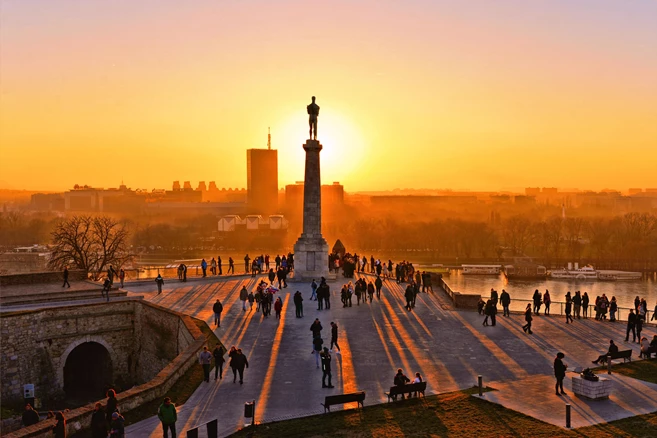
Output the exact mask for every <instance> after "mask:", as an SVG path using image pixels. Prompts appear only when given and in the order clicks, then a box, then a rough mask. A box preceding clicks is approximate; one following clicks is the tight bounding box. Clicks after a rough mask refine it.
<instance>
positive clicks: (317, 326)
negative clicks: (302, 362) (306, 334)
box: [310, 318, 323, 338]
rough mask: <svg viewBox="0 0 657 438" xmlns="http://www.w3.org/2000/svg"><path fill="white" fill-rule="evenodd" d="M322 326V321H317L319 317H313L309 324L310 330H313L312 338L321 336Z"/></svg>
mask: <svg viewBox="0 0 657 438" xmlns="http://www.w3.org/2000/svg"><path fill="white" fill-rule="evenodd" d="M322 328H323V327H322V323H321V322H319V318H315V320H314V321H313V323H312V324H311V325H310V331H311V332H313V338H320V337H321V336H322Z"/></svg>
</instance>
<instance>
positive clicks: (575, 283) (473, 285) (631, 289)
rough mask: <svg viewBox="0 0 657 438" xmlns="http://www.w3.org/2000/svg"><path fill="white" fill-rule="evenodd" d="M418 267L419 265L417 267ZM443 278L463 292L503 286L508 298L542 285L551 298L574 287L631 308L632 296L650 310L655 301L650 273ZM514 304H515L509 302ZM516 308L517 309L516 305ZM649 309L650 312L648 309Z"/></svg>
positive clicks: (528, 295) (455, 274)
mask: <svg viewBox="0 0 657 438" xmlns="http://www.w3.org/2000/svg"><path fill="white" fill-rule="evenodd" d="M420 269H422V268H420ZM443 280H445V282H446V283H447V284H448V285H449V287H451V288H452V290H454V291H457V292H461V293H464V294H481V295H482V296H485V297H488V296H490V289H491V288H493V289H495V290H496V291H497V292H498V294H500V293H501V292H502V289H504V290H506V291H507V292H508V293H509V294H510V295H511V299H512V300H513V299H514V298H516V299H522V300H531V299H532V295H534V291H535V290H536V289H538V290H539V291H540V292H541V295H542V294H543V293H545V289H548V290H549V291H550V297H551V298H552V301H553V302H557V301H561V302H564V301H565V300H566V299H565V295H566V292H568V291H570V293H571V295H574V294H575V291H576V290H579V291H581V293H582V294H584V292H588V294H589V298H590V300H591V304H593V303H594V300H595V297H596V296H598V295H600V296H601V295H602V294H606V295H607V298H609V299H610V300H611V297H612V296H615V297H616V301H617V302H618V306H619V307H626V308H634V298H635V297H636V296H637V295H638V296H639V298H645V299H646V301H647V302H648V310H650V311H652V310H653V309H654V308H655V303H656V302H657V278H655V277H654V276H652V277H649V278H647V279H645V278H644V279H643V280H638V281H582V280H550V279H546V280H510V281H509V280H507V278H506V277H505V276H504V275H503V274H500V275H499V276H495V275H463V274H462V271H460V270H452V272H451V274H450V275H445V276H443ZM513 307H515V306H513ZM516 310H519V309H516ZM651 313H652V312H651Z"/></svg>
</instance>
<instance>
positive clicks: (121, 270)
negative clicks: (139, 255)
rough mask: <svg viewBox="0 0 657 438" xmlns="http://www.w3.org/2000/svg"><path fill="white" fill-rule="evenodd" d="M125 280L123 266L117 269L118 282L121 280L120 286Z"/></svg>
mask: <svg viewBox="0 0 657 438" xmlns="http://www.w3.org/2000/svg"><path fill="white" fill-rule="evenodd" d="M124 281H125V271H124V270H123V268H121V269H119V282H121V287H123V282H124Z"/></svg>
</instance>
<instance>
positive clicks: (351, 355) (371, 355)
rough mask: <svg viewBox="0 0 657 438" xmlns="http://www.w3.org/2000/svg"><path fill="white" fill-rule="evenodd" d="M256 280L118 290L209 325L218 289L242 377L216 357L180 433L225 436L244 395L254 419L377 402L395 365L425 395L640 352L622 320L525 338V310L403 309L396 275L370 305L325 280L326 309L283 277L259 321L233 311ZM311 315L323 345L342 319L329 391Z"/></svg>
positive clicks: (152, 424)
mask: <svg viewBox="0 0 657 438" xmlns="http://www.w3.org/2000/svg"><path fill="white" fill-rule="evenodd" d="M215 278H216V277H215ZM261 279H262V277H259V278H256V279H254V278H250V277H241V278H232V279H225V280H224V279H221V280H215V279H206V280H202V281H196V282H188V283H179V282H177V281H175V280H169V281H168V282H167V283H166V284H165V287H164V291H163V293H162V294H161V295H157V294H156V292H155V284H136V285H131V286H129V287H126V289H130V290H131V291H132V292H134V293H135V294H137V295H144V296H145V297H146V299H147V300H149V301H152V302H153V303H156V304H159V305H162V306H166V307H170V308H172V309H175V310H178V311H180V312H183V313H187V314H190V315H193V316H196V317H198V318H200V319H203V320H205V321H206V322H208V325H210V326H211V327H213V325H212V324H213V314H212V304H213V303H214V302H215V300H216V299H217V298H219V299H220V300H221V301H222V303H223V305H224V312H223V314H222V322H221V328H219V329H217V330H216V331H215V332H216V333H217V335H218V337H219V338H220V339H221V340H222V342H223V343H224V344H225V345H226V347H227V348H230V346H231V345H235V346H237V347H239V348H242V350H243V351H244V353H245V354H246V355H247V357H248V360H249V365H250V367H249V368H248V369H247V370H246V371H245V375H244V385H240V384H239V381H238V383H235V384H234V383H233V382H232V373H231V372H230V368H228V367H227V366H226V368H227V369H225V370H224V372H225V374H224V379H223V380H220V381H217V382H215V381H214V380H211V382H210V383H202V384H201V386H200V387H199V389H198V390H197V391H196V392H195V393H194V395H193V396H192V397H191V398H190V399H189V400H188V402H187V403H186V404H185V405H184V406H181V407H179V415H178V423H177V430H178V432H179V433H181V432H184V431H186V430H187V429H190V428H193V427H195V426H197V425H200V424H203V423H205V422H207V421H211V420H213V419H215V418H218V419H219V430H220V434H221V435H222V436H223V435H227V434H229V433H231V432H233V431H235V430H236V428H237V427H239V426H241V425H243V421H244V419H243V412H244V403H245V402H247V401H253V400H255V401H256V420H257V421H259V422H260V421H271V420H275V419H285V418H292V417H298V416H304V415H310V414H315V413H320V412H323V408H322V407H321V406H320V403H321V402H323V400H324V396H326V395H330V394H340V393H343V392H350V391H353V390H356V389H360V390H364V391H366V393H367V396H366V399H365V404H366V405H368V404H374V403H382V402H385V401H386V400H387V397H386V396H385V395H384V392H387V391H388V389H389V388H390V386H391V385H392V383H393V377H394V374H395V372H396V370H397V368H402V369H403V370H404V373H405V374H406V375H407V376H409V378H410V377H412V376H413V375H414V374H415V373H416V372H420V373H421V374H422V376H423V378H424V379H425V380H426V381H427V382H428V383H427V394H430V393H439V392H445V391H452V390H456V389H462V388H467V387H471V386H473V385H475V384H476V381H477V375H478V374H481V375H483V378H484V384H486V383H487V382H491V381H497V382H516V381H518V380H519V379H528V378H530V377H532V376H541V375H542V376H552V361H553V359H554V356H555V355H556V353H557V352H558V351H562V352H564V353H565V355H566V360H565V362H567V363H568V364H569V366H570V368H571V369H573V368H574V367H576V366H582V367H586V366H588V364H590V363H591V360H592V359H595V358H597V356H598V355H599V354H601V353H602V352H605V351H606V349H607V347H608V344H609V339H614V340H615V341H616V342H617V344H619V347H620V349H621V350H624V349H627V348H632V349H633V350H634V351H633V354H632V355H633V357H635V358H637V356H638V352H639V349H638V345H637V344H631V343H625V342H624V341H623V340H624V338H625V325H624V324H622V323H616V324H612V323H601V322H597V321H594V320H580V321H575V323H574V324H569V325H566V324H565V320H562V318H561V317H543V316H537V317H535V318H534V326H533V331H534V334H533V335H527V334H525V333H524V332H523V331H522V329H521V328H520V327H521V326H522V324H524V321H523V319H524V318H523V316H522V315H512V316H511V317H510V318H504V317H501V316H499V317H498V318H497V326H495V327H491V326H488V327H483V326H482V317H481V316H479V315H478V314H477V313H476V312H471V311H452V310H446V309H449V306H448V303H447V298H446V297H445V295H444V294H443V292H442V291H440V290H438V289H437V290H436V292H435V293H429V294H420V295H418V298H417V304H416V307H415V309H414V310H413V311H412V312H408V311H406V309H405V308H404V305H405V300H404V299H403V292H404V287H405V285H398V284H396V283H395V282H394V281H386V282H384V288H383V292H382V294H381V301H378V300H377V299H376V296H375V298H374V301H373V302H372V304H363V303H361V305H360V306H357V305H356V300H355V296H354V298H353V306H352V307H350V308H343V307H342V303H341V302H340V295H339V290H340V286H341V285H342V281H339V282H334V283H331V284H330V285H331V309H330V310H323V311H318V310H317V304H316V302H315V301H309V297H310V285H309V284H295V283H290V284H289V287H288V288H287V289H282V290H281V291H280V292H279V293H278V294H277V296H281V297H282V299H283V302H284V307H283V317H282V319H281V320H280V321H279V320H277V319H276V317H275V314H274V312H272V313H273V314H272V316H270V317H269V318H266V319H263V317H262V313H260V312H255V305H254V308H253V311H248V310H247V312H243V311H242V305H241V302H240V301H239V291H240V289H241V288H242V285H246V287H247V289H248V290H253V291H255V288H256V285H257V283H258V282H259V281H260V280H261ZM368 281H369V277H368ZM296 290H300V291H301V292H302V294H303V297H304V302H303V304H304V318H296V317H295V309H294V304H293V301H292V295H293V294H294V292H295V291H296ZM316 317H318V318H319V319H320V321H321V323H322V326H323V327H324V329H323V331H322V338H323V339H324V342H325V345H328V343H329V342H330V324H329V323H330V322H331V321H335V322H336V323H337V324H338V325H339V328H340V330H339V344H340V347H341V348H342V354H341V355H339V354H335V353H334V354H333V356H332V357H333V367H332V369H333V385H334V386H335V388H334V389H322V388H321V377H322V373H321V371H320V370H319V369H317V368H316V365H315V357H314V355H312V354H311V350H312V334H311V332H310V325H311V323H312V322H313V320H314V319H315V318H316ZM654 331H655V330H654V328H649V329H647V330H644V334H645V335H650V336H652V335H653V334H654ZM211 347H212V346H211ZM226 365H227V364H226ZM212 378H214V374H212ZM546 380H549V379H546ZM553 388H554V387H553V385H548V386H547V387H546V388H545V393H546V394H552V391H553ZM520 407H521V405H518V410H521V409H520ZM127 415H128V416H129V415H130V414H129V413H127ZM126 432H127V433H128V436H144V437H145V436H160V435H161V428H160V425H159V421H158V420H157V417H152V418H150V419H147V420H144V421H141V422H139V423H137V424H134V425H131V426H129V427H128V428H127V430H126Z"/></svg>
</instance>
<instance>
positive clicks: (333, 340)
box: [330, 321, 340, 354]
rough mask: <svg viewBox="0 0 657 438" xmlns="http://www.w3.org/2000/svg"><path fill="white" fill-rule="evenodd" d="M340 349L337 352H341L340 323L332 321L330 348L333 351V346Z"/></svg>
mask: <svg viewBox="0 0 657 438" xmlns="http://www.w3.org/2000/svg"><path fill="white" fill-rule="evenodd" d="M334 345H335V348H337V349H338V351H337V354H340V346H339V345H338V325H337V324H336V323H334V322H333V321H331V344H330V349H331V352H333V346H334Z"/></svg>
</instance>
